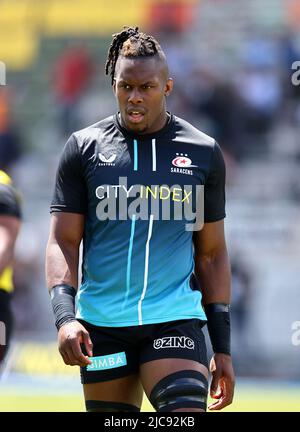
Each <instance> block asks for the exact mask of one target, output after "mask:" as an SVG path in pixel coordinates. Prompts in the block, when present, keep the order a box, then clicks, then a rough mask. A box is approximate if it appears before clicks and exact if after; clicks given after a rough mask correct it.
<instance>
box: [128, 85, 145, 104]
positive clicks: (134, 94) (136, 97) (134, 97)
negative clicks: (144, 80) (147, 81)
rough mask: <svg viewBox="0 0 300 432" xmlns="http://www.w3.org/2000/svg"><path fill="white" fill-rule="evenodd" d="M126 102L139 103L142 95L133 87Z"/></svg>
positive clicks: (141, 100)
mask: <svg viewBox="0 0 300 432" xmlns="http://www.w3.org/2000/svg"><path fill="white" fill-rule="evenodd" d="M128 102H130V103H132V104H133V105H136V104H139V103H141V102H143V97H142V94H141V92H140V91H139V89H137V88H133V89H132V90H131V92H130V95H129V98H128Z"/></svg>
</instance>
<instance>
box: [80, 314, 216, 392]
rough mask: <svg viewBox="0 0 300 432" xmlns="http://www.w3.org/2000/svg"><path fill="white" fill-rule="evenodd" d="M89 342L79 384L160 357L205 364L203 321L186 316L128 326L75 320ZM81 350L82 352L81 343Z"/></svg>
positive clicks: (119, 373) (121, 374) (118, 375)
mask: <svg viewBox="0 0 300 432" xmlns="http://www.w3.org/2000/svg"><path fill="white" fill-rule="evenodd" d="M79 321H80V322H81V324H82V325H83V326H84V327H85V328H86V329H87V330H88V332H89V334H90V338H91V340H92V342H93V358H91V359H92V365H89V366H87V367H84V368H83V367H81V368H80V375H81V382H82V384H91V383H97V382H101V381H109V380H113V379H116V378H122V377H125V376H128V375H131V374H135V373H137V372H138V371H139V367H140V365H141V364H143V363H146V362H149V361H151V360H158V359H163V358H182V359H188V360H194V361H196V362H199V363H202V364H203V365H204V366H206V367H208V362H207V352H206V344H205V337H204V334H203V332H202V327H203V326H204V325H205V323H206V322H205V321H201V320H199V319H187V320H179V321H170V322H165V323H159V324H145V325H142V326H131V327H97V326H94V325H92V324H89V323H87V322H85V321H82V320H79ZM82 350H83V352H84V354H85V355H86V354H87V353H86V351H85V349H84V346H82Z"/></svg>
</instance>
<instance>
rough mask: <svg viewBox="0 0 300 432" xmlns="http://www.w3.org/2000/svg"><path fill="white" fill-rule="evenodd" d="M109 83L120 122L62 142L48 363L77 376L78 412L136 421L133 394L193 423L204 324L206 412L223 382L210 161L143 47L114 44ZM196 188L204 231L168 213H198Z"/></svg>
mask: <svg viewBox="0 0 300 432" xmlns="http://www.w3.org/2000/svg"><path fill="white" fill-rule="evenodd" d="M106 73H107V74H110V76H111V83H112V88H113V91H114V94H115V96H116V99H117V102H118V106H119V111H118V112H117V114H115V115H113V116H111V117H108V118H106V119H104V120H101V121H99V122H98V123H96V124H94V125H92V126H89V127H87V128H85V129H83V130H80V131H77V132H74V133H73V134H72V135H71V137H70V138H69V140H68V142H67V143H66V146H65V148H64V150H63V154H62V156H61V159H60V163H59V167H58V171H57V177H56V185H55V192H54V197H53V201H52V205H51V213H52V216H51V227H50V237H49V242H48V247H47V258H46V277H47V285H48V288H49V292H50V296H51V301H52V306H53V311H54V316H55V324H56V327H57V329H58V344H59V351H60V353H61V355H62V358H63V360H64V362H65V363H66V364H67V365H79V366H80V370H81V381H82V383H83V390H84V396H85V403H86V409H87V410H88V411H110V412H115V411H127V412H130V411H139V410H140V407H141V402H142V396H143V391H144V392H145V393H146V395H147V397H148V398H149V400H150V402H151V403H152V405H153V407H154V408H155V410H156V411H199V412H200V411H205V410H206V399H207V393H208V377H209V370H208V369H209V366H208V361H207V354H206V346H205V339H204V335H203V332H202V327H203V326H204V325H205V323H206V322H207V325H208V331H209V336H210V339H211V342H212V347H213V350H214V355H213V357H212V360H211V362H210V372H211V373H212V380H211V384H210V394H211V396H212V397H214V398H215V399H216V401H215V402H214V403H212V404H211V405H210V406H209V408H210V409H212V410H219V409H222V408H223V407H225V406H227V405H229V404H230V403H231V402H232V398H233V389H234V373H233V368H232V361H231V355H230V318H229V313H230V312H229V303H230V266H229V260H228V254H227V249H226V243H225V238H224V223H223V220H224V217H225V194H224V182H225V167H224V161H223V157H222V153H221V150H220V148H219V146H218V144H217V143H216V142H215V140H214V139H213V138H210V137H209V136H207V135H205V134H203V133H202V132H200V131H199V130H197V129H196V128H194V127H193V126H192V125H191V124H189V123H188V122H186V121H184V120H182V119H180V118H178V117H176V116H174V115H173V114H171V113H169V112H168V111H167V109H166V97H167V96H168V95H169V94H170V93H171V91H172V88H173V81H172V79H171V78H170V77H169V71H168V66H167V61H166V57H165V55H164V53H163V51H162V49H161V47H160V45H159V44H158V42H157V41H156V40H155V39H154V38H153V37H152V36H149V35H146V34H144V33H142V32H140V31H139V29H138V28H133V27H125V28H124V30H123V31H122V32H120V33H118V34H115V35H114V36H113V41H112V44H111V46H110V49H109V53H108V59H107V63H106ZM203 186H204V194H203V201H202V202H203V203H204V206H202V207H201V206H200V207H201V208H202V210H203V207H204V210H203V212H204V216H203V219H204V223H202V225H201V224H200V225H198V224H195V223H194V224H187V220H190V221H191V220H192V221H193V222H194V221H195V218H196V219H197V212H196V213H195V212H193V217H192V218H189V216H187V215H186V214H184V216H182V217H178V213H176V211H177V210H178V208H179V207H178V205H182V206H185V205H186V206H187V207H188V206H189V205H192V206H193V207H192V208H193V209H195V205H196V207H197V205H198V204H197V199H196V198H197V196H198V194H197V193H196V192H195V190H196V189H197V188H200V190H201V187H202V188H203ZM197 190H199V189H197ZM134 198H135V199H134ZM195 199H196V201H195ZM195 203H196V204H195ZM145 204H147V205H146V206H145ZM150 204H151V208H150ZM166 204H168V207H164V208H163V206H166ZM157 208H159V211H158V212H157V211H156V209H157ZM166 208H167V209H168V210H169V213H168V215H167V217H165V216H166V215H165V214H164V210H166ZM176 209H177V210H176ZM195 214H196V216H195ZM188 225H189V227H188ZM191 225H192V228H191V227H190V226H191ZM200 226H201V228H202V229H200ZM82 239H83V262H82V280H81V284H80V287H79V289H78V290H77V284H78V264H79V246H80V243H81V240H82ZM75 303H76V307H75Z"/></svg>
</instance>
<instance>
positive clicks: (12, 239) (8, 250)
mask: <svg viewBox="0 0 300 432" xmlns="http://www.w3.org/2000/svg"><path fill="white" fill-rule="evenodd" d="M20 225H21V221H20V219H18V218H16V217H14V216H0V274H1V273H2V272H3V270H4V269H5V268H6V267H7V266H8V265H10V264H11V262H12V260H13V254H14V247H15V243H16V239H17V236H18V233H19V230H20Z"/></svg>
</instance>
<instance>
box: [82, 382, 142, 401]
mask: <svg viewBox="0 0 300 432" xmlns="http://www.w3.org/2000/svg"><path fill="white" fill-rule="evenodd" d="M83 392H84V398H85V400H86V401H87V400H93V401H104V402H118V403H125V404H129V405H134V406H136V407H138V408H140V407H141V404H142V399H143V389H142V386H141V382H140V378H139V375H138V374H134V375H129V376H127V377H124V378H119V379H114V380H110V381H103V382H99V383H93V384H84V385H83Z"/></svg>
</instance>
